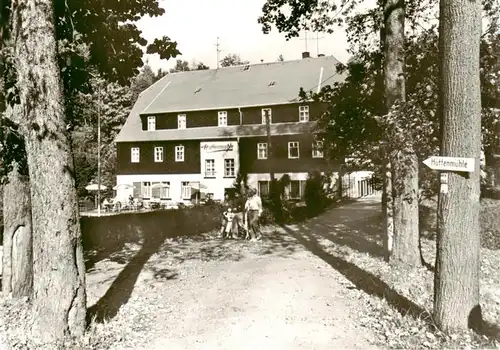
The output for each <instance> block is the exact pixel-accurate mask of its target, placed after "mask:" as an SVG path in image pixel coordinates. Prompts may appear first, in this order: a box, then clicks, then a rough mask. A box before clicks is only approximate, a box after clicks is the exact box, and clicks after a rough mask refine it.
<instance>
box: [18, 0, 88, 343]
mask: <svg viewBox="0 0 500 350" xmlns="http://www.w3.org/2000/svg"><path fill="white" fill-rule="evenodd" d="M12 16H13V31H12V37H13V40H14V48H15V49H14V51H15V54H14V55H15V67H16V72H17V79H18V88H19V96H20V101H21V102H20V104H21V108H22V111H23V118H24V121H25V123H26V125H27V131H26V135H25V140H26V151H27V156H28V165H29V177H30V187H31V204H32V221H33V278H34V283H33V287H34V296H33V313H34V320H35V322H34V324H33V329H32V331H33V338H34V339H35V340H36V341H37V342H43V343H48V342H53V341H57V340H60V339H63V338H64V337H65V336H67V335H71V336H79V335H81V334H82V333H83V332H84V330H85V325H86V324H85V316H86V293H85V267H84V261H83V250H82V245H81V237H80V225H79V213H78V205H77V197H76V189H75V180H74V167H73V162H72V156H71V150H70V143H69V139H68V135H67V132H66V125H65V121H64V120H65V118H64V103H63V102H64V98H63V92H62V86H61V80H60V74H59V67H58V65H57V60H56V53H57V51H56V50H57V49H56V41H55V29H54V13H53V2H52V1H51V0H36V1H34V0H18V1H17V3H16V4H15V5H14V6H13V12H12Z"/></svg>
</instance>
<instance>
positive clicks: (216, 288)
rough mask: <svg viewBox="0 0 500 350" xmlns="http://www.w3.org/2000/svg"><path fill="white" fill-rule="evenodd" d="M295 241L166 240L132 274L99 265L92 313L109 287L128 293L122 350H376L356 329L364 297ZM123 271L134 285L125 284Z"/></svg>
mask: <svg viewBox="0 0 500 350" xmlns="http://www.w3.org/2000/svg"><path fill="white" fill-rule="evenodd" d="M358 209H359V205H358V207H357V204H356V203H354V204H349V205H347V206H345V207H343V208H342V210H338V209H333V210H332V211H331V212H330V213H327V214H326V215H325V216H324V220H328V221H330V222H331V221H332V220H335V218H336V215H337V214H336V213H337V212H338V213H339V214H338V215H342V219H345V216H346V215H348V216H349V215H353V216H355V215H359V214H358V213H359V211H358ZM363 215H365V216H366V215H367V213H363ZM339 218H340V216H339ZM291 229H292V230H294V227H291ZM295 231H296V232H295V233H291V232H292V231H291V230H290V229H289V230H288V231H287V230H284V229H281V228H280V229H276V228H275V229H273V231H269V230H268V232H266V238H265V239H264V240H263V241H260V242H246V241H221V240H219V239H216V238H215V234H206V235H203V236H198V237H192V238H183V239H181V238H179V239H177V240H169V241H167V242H165V244H164V245H163V246H162V247H161V248H160V250H159V251H158V252H157V253H155V254H153V255H151V256H149V257H145V258H144V259H142V260H147V262H146V263H144V262H143V261H141V259H137V261H136V262H135V264H136V265H137V266H135V267H134V266H131V264H134V262H133V261H132V263H128V265H126V266H125V267H124V264H118V263H116V262H112V261H109V260H108V261H101V262H99V263H98V264H96V266H95V268H94V269H93V270H92V271H91V272H89V274H88V279H87V283H88V293H89V304H90V305H92V304H93V303H94V302H96V301H97V300H98V299H99V298H102V296H103V295H104V294H105V293H108V294H109V290H110V285H111V284H112V283H113V287H112V288H111V289H112V290H115V291H116V292H117V293H118V292H120V291H121V292H123V293H125V294H127V293H128V294H127V295H126V298H125V299H124V298H123V296H122V297H121V301H120V302H119V304H120V305H117V307H119V310H118V311H117V315H116V316H114V317H115V318H118V319H120V318H122V319H125V318H128V319H130V321H129V322H128V323H133V324H132V325H131V326H130V330H128V331H127V332H126V334H125V335H124V339H123V342H120V344H119V345H118V344H117V346H116V347H115V348H116V349H169V350H177V349H178V350H181V349H186V350H195V349H214V350H215V349H221V350H223V349H231V350H236V349H238V350H239V349H242V350H243V349H258V350H266V349H273V350H277V349H287V350H294V349H307V350H311V349H325V350H326V349H368V348H375V347H374V346H373V345H370V341H371V340H373V339H374V337H373V335H372V334H371V333H370V331H369V330H367V329H366V328H363V327H361V326H360V325H359V319H360V317H362V314H363V307H364V306H363V304H362V302H361V300H360V298H359V293H361V292H360V291H359V290H357V289H356V288H355V287H354V286H353V285H352V283H351V282H349V281H348V280H347V279H346V278H345V277H344V276H343V275H342V274H341V273H339V272H337V271H336V270H335V269H333V268H332V267H331V266H330V265H329V264H327V263H326V262H325V261H323V260H322V259H320V258H319V257H317V256H316V255H314V254H313V253H311V252H309V251H308V250H306V249H305V248H304V246H303V245H301V244H300V243H299V242H298V241H297V240H296V239H295V238H294V237H293V236H294V234H300V230H299V229H296V228H295ZM137 248H138V247H132V248H131V249H130V252H129V253H130V254H131V255H133V254H134V253H137V250H138V249H137ZM139 248H140V247H139ZM134 259H135V258H134ZM134 259H132V260H134ZM129 260H130V259H129ZM126 269H129V270H130V271H129V272H128V273H129V275H133V274H135V275H136V276H135V275H134V276H132V277H134V278H135V283H132V284H130V282H128V283H127V282H126V281H127V277H130V276H125V277H126V278H123V271H124V270H126ZM120 273H121V274H122V275H119V274H120ZM117 276H121V277H119V278H118V279H117V278H116V277H117ZM116 280H120V281H121V282H118V283H117V282H116ZM113 281H114V282H113ZM120 283H122V284H120ZM127 288H129V289H130V291H126V289H127ZM107 291H108V292H107ZM118 294H119V293H118Z"/></svg>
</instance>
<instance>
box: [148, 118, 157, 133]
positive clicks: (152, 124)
mask: <svg viewBox="0 0 500 350" xmlns="http://www.w3.org/2000/svg"><path fill="white" fill-rule="evenodd" d="M153 130H156V117H155V116H154V115H150V116H149V117H148V131H153Z"/></svg>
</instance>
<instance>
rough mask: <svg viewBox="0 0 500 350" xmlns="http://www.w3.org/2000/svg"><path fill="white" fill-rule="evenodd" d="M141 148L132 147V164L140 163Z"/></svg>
mask: <svg viewBox="0 0 500 350" xmlns="http://www.w3.org/2000/svg"><path fill="white" fill-rule="evenodd" d="M139 154H140V153H139V147H132V148H131V149H130V162H131V163H139V159H140V156H139Z"/></svg>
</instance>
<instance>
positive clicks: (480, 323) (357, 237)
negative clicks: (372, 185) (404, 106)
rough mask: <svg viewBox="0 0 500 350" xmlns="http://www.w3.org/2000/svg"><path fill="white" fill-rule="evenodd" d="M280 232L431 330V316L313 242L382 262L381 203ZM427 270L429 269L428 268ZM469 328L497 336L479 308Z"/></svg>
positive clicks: (358, 205) (330, 214)
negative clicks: (323, 241) (343, 249)
mask: <svg viewBox="0 0 500 350" xmlns="http://www.w3.org/2000/svg"><path fill="white" fill-rule="evenodd" d="M282 228H283V229H284V230H285V231H286V232H287V233H288V234H290V235H291V236H293V237H294V238H295V239H296V240H297V242H299V243H300V244H301V245H303V246H304V247H305V248H306V249H307V250H309V251H310V252H311V253H313V254H314V255H316V256H317V257H319V258H320V259H322V260H323V261H325V262H326V263H327V264H329V265H330V266H331V267H332V268H334V269H335V270H337V271H338V272H340V273H341V274H342V275H344V276H345V277H346V278H347V279H348V280H349V281H351V282H352V283H353V284H354V285H355V286H356V287H357V288H358V289H360V290H362V291H364V292H365V293H367V294H370V295H374V296H377V297H379V298H384V299H385V300H387V302H388V303H389V304H390V305H391V306H392V307H394V308H395V309H396V310H398V311H399V312H400V313H401V314H403V315H407V314H409V315H411V316H412V317H414V318H417V319H422V320H424V321H426V322H427V323H428V325H429V326H434V322H433V320H432V315H431V313H429V312H428V311H427V310H425V309H424V308H422V307H421V306H419V305H417V304H416V303H414V302H412V301H411V300H410V299H408V298H406V297H405V296H403V295H401V294H399V293H397V292H396V291H395V290H393V289H392V288H391V287H390V286H389V285H388V284H387V283H385V282H384V281H382V280H381V279H380V278H379V277H377V276H375V275H373V274H372V273H370V272H368V271H364V270H362V269H361V268H359V267H358V266H356V265H355V264H352V263H350V262H348V261H346V260H344V259H342V258H340V257H338V256H335V255H332V254H330V253H328V252H327V251H325V249H324V248H323V247H322V245H321V243H319V242H318V240H317V238H316V237H321V238H323V239H327V240H329V241H330V242H332V243H334V244H336V245H339V246H347V247H350V248H352V249H354V250H357V251H359V252H364V253H369V254H370V255H372V256H374V257H377V258H383V257H384V249H383V247H382V246H381V244H379V243H378V242H382V232H383V227H382V215H381V212H380V202H378V201H376V200H367V201H363V200H362V201H359V202H356V203H353V204H349V205H346V206H344V207H340V208H336V209H334V210H333V211H329V212H326V213H324V214H322V215H320V216H318V217H316V218H314V219H311V220H309V221H307V222H305V223H303V224H299V225H283V226H282ZM423 263H424V266H426V265H429V264H428V263H425V261H423ZM426 267H427V268H428V269H429V267H428V266H426ZM430 267H432V266H430ZM469 326H470V327H471V328H472V329H473V330H474V331H475V332H476V333H478V334H480V335H485V336H487V337H490V338H498V337H499V336H500V327H499V326H498V325H495V324H492V323H489V322H488V321H485V320H483V319H482V317H481V311H480V307H478V308H476V309H474V310H473V311H472V312H471V316H470V320H469Z"/></svg>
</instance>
